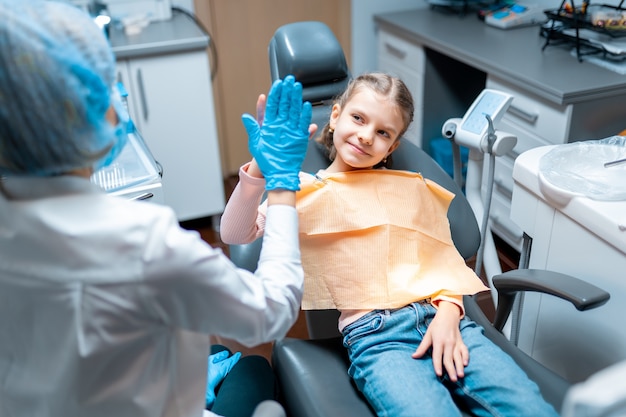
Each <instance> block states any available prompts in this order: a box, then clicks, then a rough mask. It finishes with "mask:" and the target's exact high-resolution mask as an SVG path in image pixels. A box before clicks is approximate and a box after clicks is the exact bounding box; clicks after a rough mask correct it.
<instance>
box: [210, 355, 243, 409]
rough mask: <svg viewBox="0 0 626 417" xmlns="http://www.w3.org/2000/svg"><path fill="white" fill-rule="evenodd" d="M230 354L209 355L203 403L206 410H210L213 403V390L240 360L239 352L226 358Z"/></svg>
mask: <svg viewBox="0 0 626 417" xmlns="http://www.w3.org/2000/svg"><path fill="white" fill-rule="evenodd" d="M229 354H230V352H228V351H227V350H222V351H220V352H217V353H214V354H213V355H209V370H208V372H207V386H206V396H205V403H206V408H207V409H208V410H210V409H211V407H212V406H213V403H214V402H215V388H217V386H218V385H219V384H220V382H222V381H223V380H224V378H226V375H227V374H228V373H229V372H230V370H231V369H233V366H235V364H236V363H237V361H238V360H239V358H241V352H237V353H234V354H233V355H232V356H230V357H229V356H228V355H229Z"/></svg>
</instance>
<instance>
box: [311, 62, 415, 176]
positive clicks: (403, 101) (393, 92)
mask: <svg viewBox="0 0 626 417" xmlns="http://www.w3.org/2000/svg"><path fill="white" fill-rule="evenodd" d="M361 88H369V89H371V90H373V91H375V92H376V93H378V94H380V95H382V96H384V97H387V98H389V99H391V100H392V101H393V102H395V103H396V104H397V106H398V108H399V109H400V114H401V116H402V121H403V122H404V125H403V126H402V129H401V130H400V131H399V132H398V138H397V140H400V138H401V137H402V135H404V134H405V133H406V130H407V129H408V128H409V125H410V124H411V122H412V121H413V113H414V105H413V96H412V95H411V92H410V91H409V89H408V88H407V86H406V84H404V82H403V81H402V80H401V79H399V78H397V77H393V76H391V75H388V74H384V73H379V72H371V73H365V74H361V75H359V76H358V77H356V78H354V79H353V80H352V81H350V83H349V84H348V87H346V90H345V91H344V92H343V93H342V94H341V95H340V96H338V97H337V98H336V99H335V100H334V103H333V104H338V105H339V106H340V107H341V109H343V108H345V105H346V104H347V103H348V101H350V99H351V98H352V96H353V95H354V94H355V93H356V92H357V91H358V90H359V89H361ZM316 140H317V141H318V142H319V143H321V144H322V145H324V147H325V148H326V151H327V152H328V157H329V159H330V160H331V161H333V160H334V159H335V157H336V156H337V151H336V149H335V146H334V145H333V132H332V131H331V130H330V123H326V125H325V126H324V128H323V129H322V132H321V133H320V135H319V136H318V137H317V139H316ZM381 167H385V168H391V155H389V157H387V159H386V160H384V161H381V162H379V163H378V164H377V165H376V166H374V168H381Z"/></svg>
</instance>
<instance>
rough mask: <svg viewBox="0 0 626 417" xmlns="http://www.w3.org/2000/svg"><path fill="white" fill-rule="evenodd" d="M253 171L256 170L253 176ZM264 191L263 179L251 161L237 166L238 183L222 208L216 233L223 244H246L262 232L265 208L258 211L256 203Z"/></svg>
mask: <svg viewBox="0 0 626 417" xmlns="http://www.w3.org/2000/svg"><path fill="white" fill-rule="evenodd" d="M255 170H256V172H258V174H256V175H254V174H255ZM251 174H253V175H251ZM264 192H265V179H264V178H263V177H262V175H261V174H260V171H259V170H258V166H257V165H256V163H255V162H254V160H252V162H249V163H248V164H246V165H244V166H242V167H241V168H240V169H239V183H238V184H237V186H236V187H235V189H234V190H233V193H232V194H231V196H230V198H229V199H228V203H227V204H226V207H225V208H224V213H223V214H222V220H221V224H220V236H221V238H222V241H223V242H224V243H226V244H229V245H231V244H243V243H250V242H252V241H254V240H256V239H257V238H258V237H260V236H262V235H263V231H264V229H265V210H263V209H262V210H260V209H259V208H260V207H259V205H260V204H261V199H262V198H263V193H264Z"/></svg>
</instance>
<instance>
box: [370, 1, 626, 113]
mask: <svg viewBox="0 0 626 417" xmlns="http://www.w3.org/2000/svg"><path fill="white" fill-rule="evenodd" d="M374 20H375V22H376V24H377V26H378V27H379V28H383V29H385V30H386V31H388V32H391V33H394V34H395V35H397V36H400V37H402V38H404V39H406V40H409V41H412V42H415V43H417V44H421V45H422V46H424V47H426V48H428V49H432V50H435V51H437V52H440V53H442V54H444V55H447V56H449V57H452V58H454V59H455V60H457V61H460V62H463V63H465V64H467V65H470V66H472V67H474V68H476V69H479V70H481V71H484V72H485V73H487V74H491V75H494V76H497V77H498V78H500V79H503V80H506V81H508V82H509V83H511V84H513V85H516V86H519V87H520V88H523V89H525V90H526V91H529V92H532V93H534V94H536V95H538V96H540V97H543V98H545V99H546V100H548V101H551V102H553V103H556V104H558V105H567V104H572V103H577V102H582V101H588V100H595V99H599V98H606V97H613V96H619V95H624V94H626V76H624V75H620V74H618V73H616V72H613V71H610V70H607V69H604V68H602V67H599V66H597V65H595V64H592V63H589V62H579V61H578V59H577V58H576V57H575V56H573V55H571V53H570V51H571V50H572V49H573V45H572V46H571V47H569V46H566V45H564V44H559V45H557V44H556V43H555V44H550V45H548V46H547V47H546V48H545V49H544V50H543V51H542V47H543V45H544V44H545V42H546V39H545V38H544V37H542V36H540V34H539V32H540V29H539V26H530V27H520V28H513V29H507V30H503V29H499V28H496V27H493V26H489V25H487V24H485V23H484V22H482V21H480V20H479V19H478V18H477V17H476V15H475V14H473V13H471V14H467V15H465V16H461V15H459V14H453V13H452V14H448V13H444V12H442V11H439V10H433V9H431V8H430V7H428V6H423V7H420V8H416V9H415V10H410V11H402V12H394V13H385V14H379V15H376V16H375V17H374Z"/></svg>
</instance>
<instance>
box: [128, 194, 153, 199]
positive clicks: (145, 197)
mask: <svg viewBox="0 0 626 417" xmlns="http://www.w3.org/2000/svg"><path fill="white" fill-rule="evenodd" d="M152 197H154V194H152V193H143V194H139V195H136V196H134V197H131V198H129V200H139V201H141V200H148V199H149V198H152Z"/></svg>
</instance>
